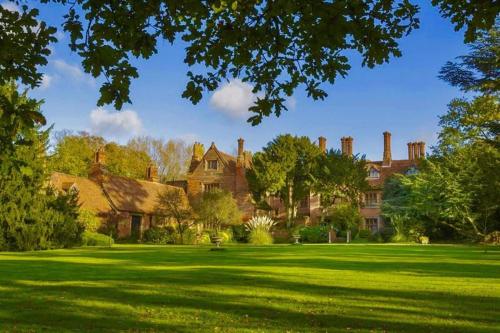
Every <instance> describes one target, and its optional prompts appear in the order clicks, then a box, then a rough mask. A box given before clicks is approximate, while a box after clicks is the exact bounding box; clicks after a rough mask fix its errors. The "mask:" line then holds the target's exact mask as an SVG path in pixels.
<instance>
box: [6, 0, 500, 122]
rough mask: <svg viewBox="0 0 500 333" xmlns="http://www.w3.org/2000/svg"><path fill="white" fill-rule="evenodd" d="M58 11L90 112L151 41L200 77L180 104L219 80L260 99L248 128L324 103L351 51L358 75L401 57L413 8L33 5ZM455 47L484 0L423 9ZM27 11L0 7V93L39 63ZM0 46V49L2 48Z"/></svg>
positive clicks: (364, 2) (117, 100)
mask: <svg viewBox="0 0 500 333" xmlns="http://www.w3.org/2000/svg"><path fill="white" fill-rule="evenodd" d="M48 2H55V3H60V4H62V5H67V6H68V13H67V14H66V15H65V16H64V20H65V22H64V25H63V28H64V30H65V31H66V32H68V33H69V34H70V44H69V46H70V48H71V50H72V51H74V52H76V53H77V54H79V55H80V56H81V57H82V59H83V60H82V65H83V68H84V70H85V71H86V72H87V73H90V74H92V75H93V76H94V77H98V76H100V75H103V76H104V77H105V78H106V80H105V83H104V84H103V85H102V86H101V88H100V93H101V95H100V98H99V100H98V105H104V104H109V103H114V105H115V107H116V108H117V109H121V108H122V106H123V104H124V103H129V102H130V92H129V90H130V89H129V88H130V84H131V80H132V79H134V78H137V77H138V76H139V73H138V70H137V68H136V67H135V66H134V65H132V63H133V62H134V61H133V60H132V59H131V58H143V59H148V58H150V57H151V56H153V55H154V54H156V53H157V52H158V47H157V45H158V44H159V43H161V39H164V40H166V41H168V42H169V43H174V42H176V41H179V40H182V41H183V42H184V43H186V44H187V46H186V56H185V58H184V62H185V63H186V64H188V65H189V66H190V67H194V68H196V67H199V66H200V65H201V66H202V67H204V68H206V70H203V72H198V73H196V72H193V71H188V73H187V76H188V79H189V82H188V83H187V85H186V89H185V91H184V93H183V97H185V98H188V99H190V100H191V101H192V102H193V103H197V102H199V101H200V99H201V98H202V95H203V92H204V91H206V90H208V91H213V90H215V89H216V88H217V87H218V86H219V85H220V84H221V82H223V80H227V79H230V78H237V77H238V78H240V79H242V80H243V81H245V82H250V83H253V84H254V89H253V90H254V92H255V93H257V92H261V93H262V96H261V97H259V98H258V100H257V101H256V103H255V105H254V106H253V107H251V111H253V112H254V113H255V115H254V116H252V117H251V118H250V119H249V121H250V122H251V123H252V124H254V125H255V124H258V123H260V122H261V121H262V118H263V117H265V116H269V115H271V114H272V113H274V114H275V115H277V116H279V115H280V114H281V113H282V112H283V111H286V110H287V108H286V106H285V105H284V102H285V99H286V97H288V96H291V95H293V93H294V91H295V90H296V89H297V88H298V87H299V86H303V87H305V90H306V91H307V94H308V96H309V97H311V98H313V99H314V100H317V99H324V98H325V97H326V96H327V94H326V92H325V91H324V90H323V89H322V88H321V84H322V83H325V82H329V83H331V84H333V83H334V82H335V80H336V79H337V77H338V76H342V77H344V76H346V75H347V73H348V71H349V69H350V64H349V57H348V56H349V55H351V54H352V53H353V51H354V52H358V53H359V54H360V55H361V58H362V64H363V65H364V66H368V67H370V68H371V67H374V66H375V65H378V64H382V63H384V62H388V61H389V59H390V58H391V57H399V56H401V51H400V50H399V44H398V40H399V39H400V38H402V37H403V36H405V35H407V34H409V33H410V32H411V31H412V30H413V29H416V28H418V26H419V20H418V18H417V17H416V16H417V13H418V6H417V5H415V4H412V3H411V2H410V1H408V0H387V1H382V2H380V1H371V0H361V1H316V0H309V1H289V0H269V1H260V0H251V1H243V2H241V1H240V2H238V1H231V2H229V1H221V0H214V1H206V0H192V1H182V2H181V1H171V0H163V1H156V2H153V1H148V2H142V3H140V4H139V3H137V2H135V1H132V0H124V1H117V2H109V1H103V0H100V1H90V0H77V1H68V0H42V3H48ZM432 4H433V5H435V6H438V7H439V9H440V11H441V13H442V15H443V16H445V17H449V18H450V19H451V21H452V22H453V23H454V25H455V28H456V29H461V28H463V27H466V35H465V40H466V41H468V42H470V41H473V40H474V39H475V38H476V35H477V31H478V30H481V29H483V30H484V29H489V28H491V26H493V24H494V20H495V17H496V16H497V15H498V6H497V5H496V4H495V2H494V1H493V0H482V1H462V0H432ZM37 16H38V11H37V10H28V8H27V7H26V6H23V8H22V10H21V13H16V12H10V11H8V10H7V9H5V8H0V26H2V27H3V29H1V30H0V41H2V42H3V43H4V44H5V45H0V47H1V49H2V51H3V52H2V55H3V56H2V57H0V73H2V74H1V75H0V84H1V83H3V82H5V80H11V79H14V80H17V79H19V80H21V81H22V82H23V83H25V84H28V85H31V86H37V85H39V84H40V82H41V77H42V75H41V73H40V70H39V67H40V65H44V64H46V62H47V57H48V55H49V54H50V50H49V47H48V46H49V43H51V42H54V41H55V38H54V34H55V32H56V30H55V29H54V28H53V27H47V26H46V24H45V23H44V22H43V21H41V23H40V25H39V26H37V20H39V19H38V17H37ZM4 41H5V42H4Z"/></svg>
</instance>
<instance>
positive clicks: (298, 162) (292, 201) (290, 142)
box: [247, 134, 321, 226]
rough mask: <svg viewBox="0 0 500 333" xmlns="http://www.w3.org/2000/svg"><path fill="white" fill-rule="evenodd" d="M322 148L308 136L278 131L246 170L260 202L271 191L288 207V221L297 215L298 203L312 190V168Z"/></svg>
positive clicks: (291, 220) (253, 191)
mask: <svg viewBox="0 0 500 333" xmlns="http://www.w3.org/2000/svg"><path fill="white" fill-rule="evenodd" d="M320 154H321V150H320V149H319V147H318V146H317V145H315V144H314V143H312V142H311V140H309V138H308V137H305V136H302V137H298V136H292V135H290V134H286V135H279V136H278V137H276V138H275V139H274V140H273V141H271V142H269V143H268V144H267V146H266V147H264V149H263V150H262V152H258V153H255V155H254V156H253V163H252V169H250V170H249V171H248V172H247V179H248V183H249V186H250V190H251V191H252V193H253V196H254V199H255V200H256V201H257V202H260V201H263V200H264V199H265V198H266V197H267V196H269V195H275V196H277V197H279V198H280V199H281V200H282V201H283V203H284V205H285V207H286V209H287V218H288V222H287V223H288V225H289V226H291V224H292V223H293V220H294V218H295V215H296V210H297V207H298V203H299V202H300V201H301V200H303V199H305V198H306V197H308V196H309V195H310V194H311V190H312V185H313V181H314V178H313V172H314V170H315V164H316V162H317V157H318V156H319V155H320Z"/></svg>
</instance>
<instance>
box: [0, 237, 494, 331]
mask: <svg viewBox="0 0 500 333" xmlns="http://www.w3.org/2000/svg"><path fill="white" fill-rule="evenodd" d="M499 282H500V248H498V247H497V248H494V247H491V248H488V251H487V252H485V251H484V249H483V248H480V247H467V246H417V245H411V246H410V245H362V244H359V245H349V246H346V245H304V246H286V245H282V246H280V245H275V246H268V247H252V246H230V247H228V249H227V250H226V251H220V252H210V251H209V248H208V247H189V246H184V247H180V246H179V247H177V246H166V247H159V246H157V247H156V246H141V245H137V246H124V245H119V246H114V247H113V248H100V249H98V248H83V249H74V250H56V251H45V252H28V253H0V331H1V332H68V331H77V332H119V331H125V332H192V331H198V332H337V331H339V332H345V331H349V332H383V331H387V332H500V285H499Z"/></svg>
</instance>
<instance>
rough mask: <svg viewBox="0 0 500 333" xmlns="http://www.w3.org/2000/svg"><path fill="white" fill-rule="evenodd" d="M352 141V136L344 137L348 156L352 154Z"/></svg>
mask: <svg viewBox="0 0 500 333" xmlns="http://www.w3.org/2000/svg"><path fill="white" fill-rule="evenodd" d="M352 141H353V138H352V137H350V136H348V137H347V138H345V147H346V152H347V155H348V156H352Z"/></svg>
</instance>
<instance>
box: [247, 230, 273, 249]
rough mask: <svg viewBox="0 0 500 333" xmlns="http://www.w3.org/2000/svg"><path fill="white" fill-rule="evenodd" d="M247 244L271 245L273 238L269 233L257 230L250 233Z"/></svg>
mask: <svg viewBox="0 0 500 333" xmlns="http://www.w3.org/2000/svg"><path fill="white" fill-rule="evenodd" d="M249 243H250V244H253V245H269V244H272V243H273V237H272V236H271V233H270V232H269V231H266V230H264V229H259V228H257V229H253V230H252V231H250V236H249Z"/></svg>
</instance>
